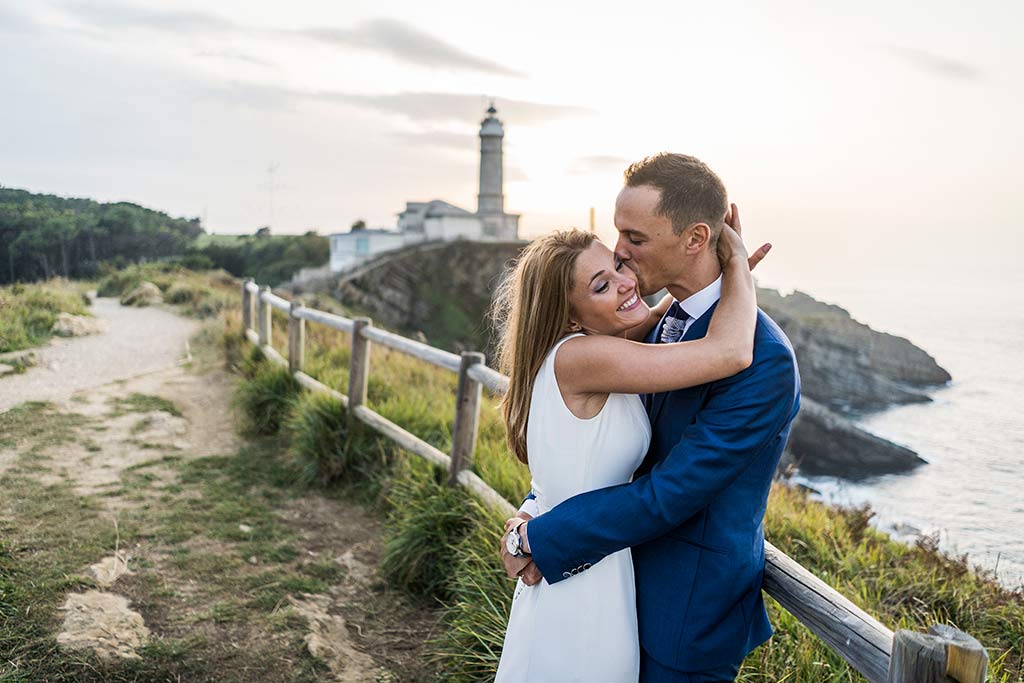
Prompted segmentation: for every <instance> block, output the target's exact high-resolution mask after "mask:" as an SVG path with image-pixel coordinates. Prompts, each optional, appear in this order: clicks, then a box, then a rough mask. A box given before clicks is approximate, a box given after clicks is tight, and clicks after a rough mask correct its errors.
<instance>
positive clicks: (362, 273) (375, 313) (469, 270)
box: [325, 242, 950, 477]
mask: <svg viewBox="0 0 1024 683" xmlns="http://www.w3.org/2000/svg"><path fill="white" fill-rule="evenodd" d="M523 245H524V243H522V242H513V243H489V244H481V243H470V242H455V243H448V244H426V245H420V246H417V247H413V248H410V249H407V250H403V251H401V252H398V253H392V254H388V255H384V256H382V257H380V258H378V259H377V260H375V261H373V262H371V263H368V264H367V265H366V266H364V267H363V268H361V269H360V270H359V271H357V272H353V273H349V274H348V275H346V276H345V277H343V278H340V279H336V280H334V281H330V282H328V283H326V285H325V286H326V287H327V288H328V290H329V291H330V292H331V294H332V295H333V296H334V297H335V298H336V299H338V300H339V301H341V302H342V303H343V304H344V305H345V306H346V307H347V308H349V309H350V310H351V311H353V312H357V313H359V314H364V315H368V316H369V317H371V318H373V319H374V321H375V322H376V323H377V324H379V325H382V326H384V327H388V328H390V329H393V330H396V331H398V332H400V333H403V334H406V335H409V336H422V337H425V338H426V339H427V340H429V341H430V343H432V344H434V345H435V346H440V347H442V348H446V349H449V350H452V351H462V350H483V351H484V352H485V353H487V352H488V351H489V350H490V344H489V341H490V334H489V333H490V329H489V327H488V324H487V321H486V312H487V307H488V305H489V303H490V298H491V295H492V293H493V292H494V288H495V286H496V285H497V283H498V281H499V279H500V277H501V275H502V273H503V272H504V269H505V268H506V266H507V265H508V263H509V262H510V261H511V260H513V259H514V258H515V257H516V256H517V255H518V253H519V251H520V250H521V249H522V247H523ZM758 301H759V303H760V305H761V307H762V308H763V309H764V311H765V312H766V313H768V314H769V315H770V316H771V317H772V318H774V319H775V320H776V321H777V322H778V323H779V325H780V326H781V327H782V328H783V330H785V332H786V334H787V335H788V336H789V338H790V340H791V341H792V342H793V346H794V348H795V349H796V354H797V362H798V363H799V366H800V377H801V381H802V384H803V408H802V410H801V413H800V415H799V417H798V418H797V421H796V423H795V425H794V427H793V433H792V435H791V438H790V448H789V453H788V454H787V460H788V462H790V463H793V464H796V465H797V466H799V467H800V468H801V469H802V471H804V472H805V473H808V474H834V475H837V476H844V477H862V476H868V475H871V474H880V473H885V472H899V471H904V470H906V469H909V468H912V467H915V466H917V465H919V464H921V463H923V462H924V461H923V460H922V459H921V458H919V457H918V456H917V454H915V453H914V452H913V451H911V450H909V449H907V448H904V447H902V446H899V445H897V444H894V443H891V442H889V441H886V440H885V439H882V438H879V437H878V436H875V435H873V434H870V433H868V432H866V431H865V430H863V429H861V428H859V427H857V426H856V425H855V424H854V423H853V422H851V421H850V420H849V419H848V416H849V415H850V414H852V413H856V412H861V411H871V410H879V409H882V408H885V407H886V406H889V405H893V404H902V403H911V402H921V401H928V400H930V399H929V398H928V395H927V393H926V392H927V391H928V390H929V389H930V388H934V387H935V386H936V385H941V384H943V383H945V382H948V381H949V380H950V376H949V373H947V372H946V371H945V370H943V369H942V368H941V367H939V365H938V364H937V363H936V361H935V359H934V358H932V357H931V356H930V355H928V353H926V352H925V351H923V350H922V349H920V348H918V347H916V346H914V345H913V344H912V343H911V342H909V341H908V340H906V339H903V338H901V337H897V336H894V335H890V334H885V333H881V332H876V331H874V330H872V329H871V328H869V327H868V326H867V325H864V324H862V323H859V322H857V321H856V320H854V319H853V318H851V317H850V315H849V313H847V312H846V311H845V310H843V309H842V308H840V307H838V306H834V305H830V304H825V303H822V302H820V301H817V300H815V299H813V298H812V297H810V296H808V295H807V294H804V293H802V292H794V293H793V294H790V295H788V296H782V295H780V294H779V293H778V292H776V291H774V290H769V289H759V290H758Z"/></svg>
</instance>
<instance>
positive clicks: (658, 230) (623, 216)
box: [615, 185, 687, 296]
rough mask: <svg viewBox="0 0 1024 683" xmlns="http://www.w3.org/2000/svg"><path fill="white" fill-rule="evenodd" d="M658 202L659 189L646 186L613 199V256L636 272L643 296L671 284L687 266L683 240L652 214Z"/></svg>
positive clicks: (665, 220)
mask: <svg viewBox="0 0 1024 683" xmlns="http://www.w3.org/2000/svg"><path fill="white" fill-rule="evenodd" d="M660 200H661V190H658V189H657V188H654V187H650V186H649V185H641V186H639V187H624V188H622V191H621V192H619V196H618V198H617V199H616V200H615V228H616V229H617V230H618V231H619V240H618V241H617V242H616V243H615V255H616V256H618V257H619V258H620V259H621V260H622V262H623V263H624V264H625V265H626V266H628V267H629V268H630V269H631V270H632V271H633V272H634V273H636V277H637V281H638V282H639V285H640V293H641V294H643V295H644V296H648V295H650V294H654V293H656V292H658V291H659V290H661V289H662V288H663V287H666V286H667V285H669V284H671V283H672V282H673V281H674V280H676V279H677V278H678V276H679V274H680V273H681V272H682V271H683V270H684V269H685V267H686V263H687V258H686V253H685V249H684V244H685V240H684V239H683V237H682V236H681V235H676V234H675V233H674V232H673V231H672V221H670V220H669V219H668V218H666V217H664V216H659V215H657V214H656V213H655V210H656V209H657V207H658V202H659V201H660Z"/></svg>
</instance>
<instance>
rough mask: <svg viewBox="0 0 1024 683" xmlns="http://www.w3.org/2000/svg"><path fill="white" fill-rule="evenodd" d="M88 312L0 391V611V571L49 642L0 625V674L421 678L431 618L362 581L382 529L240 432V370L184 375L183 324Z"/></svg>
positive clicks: (277, 451) (189, 330)
mask: <svg viewBox="0 0 1024 683" xmlns="http://www.w3.org/2000/svg"><path fill="white" fill-rule="evenodd" d="M94 312H95V313H96V314H97V315H98V316H100V317H102V318H104V319H106V320H107V321H108V325H109V331H108V332H107V333H106V334H104V335H98V336H96V337H84V338H75V339H70V340H60V341H59V342H57V343H56V344H54V345H52V346H49V347H46V348H45V349H44V350H43V352H42V353H41V356H42V358H41V363H40V366H39V367H36V368H31V369H29V371H28V372H27V373H25V374H23V375H19V376H15V377H13V378H6V379H3V380H0V490H2V491H5V492H6V494H9V495H6V494H5V495H6V497H4V496H0V613H3V612H4V610H5V609H6V610H13V611H17V610H18V609H19V606H18V603H17V602H15V603H12V604H11V605H7V604H5V602H4V601H5V599H6V595H7V594H6V593H5V592H4V590H5V589H4V586H5V585H6V584H5V583H4V581H5V580H7V578H6V576H7V575H6V574H5V571H10V575H11V576H14V577H17V576H22V575H24V576H36V577H37V578H36V580H35V582H34V583H33V588H34V589H35V590H36V591H37V594H35V595H34V596H30V597H25V598H24V600H25V605H24V606H23V609H24V616H25V620H24V622H25V623H26V624H27V625H33V624H34V625H35V626H36V627H37V628H38V629H40V630H42V631H44V632H45V631H49V632H50V633H51V634H52V635H51V637H52V638H53V639H54V640H55V641H56V643H57V644H59V646H60V648H59V650H53V649H52V648H50V649H45V648H44V649H42V650H40V651H39V653H37V654H34V653H35V652H36V651H35V650H33V649H32V648H33V647H38V643H37V642H36V641H38V637H35V638H29V637H28V636H24V637H23V638H22V635H21V634H19V633H18V632H14V633H13V634H9V633H8V632H6V631H4V630H3V628H0V650H2V649H5V648H7V649H10V651H11V652H12V653H15V654H12V655H11V656H10V658H9V659H8V660H7V661H6V662H5V661H0V679H4V676H5V675H6V674H13V675H15V677H16V678H18V680H22V679H25V680H28V679H32V680H55V681H63V680H76V681H77V680H94V679H93V678H91V677H90V676H92V675H93V674H92V673H87V672H98V674H97V675H98V676H99V677H98V678H97V679H96V680H104V681H107V680H111V681H121V680H125V681H128V680H153V681H157V680H190V681H207V680H208V681H222V680H224V681H307V680H309V681H313V680H316V681H320V680H336V681H374V680H376V681H405V680H408V681H419V680H425V679H426V678H427V677H428V672H429V666H428V665H427V664H426V663H425V662H423V661H422V659H423V658H422V656H421V650H422V643H423V640H425V639H426V638H427V637H429V635H430V633H431V632H432V630H433V628H434V627H435V626H436V614H435V613H434V612H433V611H432V610H430V609H427V608H425V607H423V606H421V605H415V604H412V603H410V602H408V601H407V600H406V599H405V598H403V597H402V596H401V595H396V594H394V593H392V592H391V591H389V590H388V589H387V587H386V586H385V585H384V584H383V582H381V581H380V579H379V578H378V577H377V574H376V565H377V562H378V561H379V557H380V554H381V551H382V543H381V536H382V528H381V526H382V525H381V521H380V519H379V518H378V517H377V516H376V515H375V514H374V513H373V512H372V511H369V510H367V508H366V507H365V506H364V505H363V504H360V503H356V502H352V501H351V500H348V499H346V498H348V496H344V495H339V494H338V493H337V492H335V493H331V494H327V495H323V494H318V493H316V492H311V491H308V490H305V489H302V488H301V487H299V486H297V485H296V484H295V483H294V481H295V476H294V475H295V472H294V471H292V470H291V469H289V465H288V460H287V456H286V453H285V451H286V446H287V444H286V442H285V440H284V439H282V438H270V439H257V440H252V439H245V438H242V437H241V436H239V435H238V433H237V428H236V424H235V416H234V414H233V412H232V409H231V393H232V388H233V386H234V383H235V381H236V380H235V376H233V375H231V374H229V373H226V372H224V371H223V370H220V369H211V368H205V369H203V370H201V371H197V370H196V369H195V368H192V369H190V368H188V367H186V365H185V364H183V363H182V362H181V356H182V354H183V352H184V350H185V348H186V342H187V340H188V339H189V337H190V336H191V335H193V334H194V333H196V332H197V331H198V329H199V326H198V325H197V324H196V323H195V322H193V321H190V320H188V319H184V318H180V317H178V316H176V315H174V314H173V313H170V312H168V311H166V310H161V309H134V308H122V307H120V306H119V305H118V304H117V303H116V301H114V300H109V299H99V300H97V302H96V305H95V307H94ZM111 377H113V378H114V379H115V381H110V378H111ZM24 401H48V402H49V403H31V404H30V403H22V402H24ZM4 411H7V412H4ZM5 544H9V545H8V546H5ZM11 549H14V550H11ZM19 549H20V550H19ZM8 557H10V558H13V559H12V560H11V562H13V564H12V565H11V567H8V564H6V563H7V562H8V559H7V558H8ZM76 576H77V577H81V578H75V579H72V580H69V577H76ZM11 595H14V596H15V598H17V596H18V594H17V593H11ZM0 621H2V620H0ZM0 626H2V624H0ZM26 628H27V627H26ZM51 642H52V641H51ZM12 643H13V644H12ZM33 643H35V645H33ZM19 648H21V649H19ZM19 652H21V654H18V653H19ZM58 652H59V653H62V654H57V653H58ZM83 658H84V659H83ZM83 661H84V662H85V664H84V666H85V667H86V668H84V669H83V668H80V667H81V666H83V664H82V662H83ZM26 676H27V678H25V677H26Z"/></svg>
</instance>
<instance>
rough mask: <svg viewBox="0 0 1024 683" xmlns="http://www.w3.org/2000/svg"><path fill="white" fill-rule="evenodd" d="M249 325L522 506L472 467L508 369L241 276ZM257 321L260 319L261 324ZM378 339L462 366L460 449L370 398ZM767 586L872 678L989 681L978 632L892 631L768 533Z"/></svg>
mask: <svg viewBox="0 0 1024 683" xmlns="http://www.w3.org/2000/svg"><path fill="white" fill-rule="evenodd" d="M273 308H276V309H278V310H281V311H284V312H286V313H287V314H288V357H287V358H286V357H284V356H283V355H281V353H279V352H278V351H277V350H275V349H274V347H273V345H272V343H271V323H272V319H271V309H273ZM306 321H309V322H315V323H320V324H322V325H326V326H327V327H331V328H333V329H336V330H341V331H342V332H348V333H350V334H351V335H352V354H351V360H350V367H349V393H348V395H345V394H342V393H341V392H340V391H337V390H336V389H332V388H331V387H328V386H326V385H325V384H323V383H321V382H319V381H317V380H316V379H314V378H313V377H310V376H309V375H307V374H306V373H305V372H303V371H302V361H303V357H304V349H303V345H304V339H305V334H304V327H303V326H304V323H305V322H306ZM242 325H243V329H244V334H245V338H246V339H247V340H249V341H250V342H252V343H253V344H254V345H256V346H257V347H259V348H260V350H261V351H263V353H264V354H265V355H266V357H267V358H268V359H269V360H270V361H271V362H273V363H275V364H277V365H280V366H282V367H286V368H288V370H289V372H291V374H292V375H293V376H294V377H295V379H296V381H297V382H298V383H299V384H300V385H301V386H302V387H304V388H305V389H308V390H310V391H315V392H320V393H324V394H327V395H330V396H332V397H334V398H336V399H338V400H339V401H340V402H341V404H342V405H343V406H345V408H346V409H347V410H348V411H349V413H350V415H352V416H353V417H354V418H355V419H357V420H359V421H360V422H362V423H364V424H366V425H367V426H369V427H370V428H372V429H374V430H376V431H377V432H380V433H381V434H383V435H384V436H387V437H388V438H390V439H391V440H392V441H394V442H395V443H396V444H398V445H399V446H400V447H401V448H403V449H405V450H407V451H409V452H411V453H414V454H416V455H418V456H420V457H421V458H424V459H425V460H428V461H430V462H432V463H434V464H435V465H437V466H439V467H443V468H444V469H445V470H447V471H448V473H449V483H451V484H453V485H459V486H462V487H463V488H465V489H468V490H469V491H471V492H472V493H473V494H475V495H476V496H477V497H478V498H480V499H481V500H482V501H483V502H484V503H486V504H487V505H490V506H492V507H494V508H495V509H496V510H498V511H499V512H500V513H501V514H503V515H505V516H508V517H511V516H512V515H514V514H515V513H516V507H515V506H514V505H512V504H511V503H509V502H508V501H507V500H505V499H504V498H503V497H502V496H501V495H500V494H499V493H498V492H497V491H495V490H494V489H492V488H491V487H490V486H488V485H487V483H486V482H485V481H484V480H483V479H481V478H480V477H479V476H477V474H476V473H475V472H473V471H472V466H473V450H474V447H475V444H476V437H477V427H478V424H479V417H480V402H479V399H480V390H481V389H487V390H488V391H489V392H491V393H492V394H496V395H502V394H504V393H505V392H506V391H507V390H508V383H509V380H508V377H506V376H505V375H502V374H501V373H500V372H497V371H496V370H493V369H491V368H489V367H487V366H486V365H485V364H484V358H483V355H482V354H479V353H472V352H467V353H463V354H461V355H456V354H454V353H450V352H448V351H444V350H442V349H438V348H435V347H433V346H430V345H429V344H424V343H422V342H418V341H414V340H412V339H407V338H406V337H402V336H400V335H397V334H394V333H392V332H387V331H385V330H382V329H379V328H375V327H373V324H372V322H371V321H370V320H369V319H368V318H356V319H350V318H345V317H343V316H340V315H335V314H333V313H327V312H324V311H318V310H315V309H311V308H306V307H304V306H302V305H300V304H298V303H293V302H291V301H288V300H286V299H284V298H282V297H280V296H277V295H276V294H273V293H272V292H271V291H270V288H269V287H258V286H257V285H256V283H255V282H253V281H252V280H246V281H245V282H244V283H243V285H242ZM254 327H255V329H254ZM372 344H380V345H381V346H384V347H387V348H389V349H393V350H395V351H399V352H401V353H405V354H407V355H410V356H413V357H414V358H418V359H420V360H422V361H425V362H427V363H430V364H432V365H436V366H438V367H441V368H445V369H446V370H450V371H452V372H454V373H456V374H457V375H458V388H457V390H456V401H455V403H456V406H455V410H456V415H455V427H454V430H453V434H452V453H450V454H449V453H444V452H442V451H441V450H439V449H438V448H436V447H435V446H433V445H431V444H429V443H427V442H426V441H424V440H423V439H421V438H419V437H418V436H416V435H415V434H412V433H410V432H408V431H406V430H405V429H403V428H402V427H400V426H399V425H397V424H395V423H394V422H391V421H390V420H388V419H387V418H385V417H384V416H383V415H380V414H378V413H375V412H374V411H373V410H371V409H370V408H369V407H368V406H366V387H367V381H368V379H369V371H370V362H369V361H370V348H371V345H372ZM763 588H764V592H765V593H767V594H768V595H770V596H771V597H772V598H774V599H775V600H776V601H777V602H778V603H779V604H780V605H781V606H782V607H783V608H784V609H786V610H787V611H788V612H789V613H790V614H792V615H793V616H794V617H796V618H797V619H798V620H799V621H800V623H802V624H803V625H804V626H806V627H807V628H808V629H809V630H810V631H811V632H812V633H813V634H814V635H816V636H817V637H818V638H821V640H822V641H824V642H825V643H826V644H827V645H828V646H829V647H830V648H831V649H832V650H833V651H835V652H836V653H838V654H839V655H840V656H841V657H842V658H843V659H844V660H846V662H847V663H849V664H850V666H852V667H853V668H854V669H856V670H857V671H858V672H860V674H861V675H862V676H864V677H865V678H866V679H868V680H869V681H871V682H872V683H919V682H924V683H931V682H932V681H934V682H935V683H943V682H946V681H953V682H954V683H984V681H985V675H986V671H987V666H988V655H987V653H986V652H985V649H984V648H983V647H982V646H981V645H980V644H979V643H978V641H976V640H975V639H973V638H971V636H969V635H967V634H965V633H963V632H961V631H958V630H956V629H954V628H952V627H948V626H933V627H932V629H931V631H930V633H928V634H921V633H915V632H912V631H903V630H901V631H899V632H898V633H896V634H893V632H892V631H891V630H889V629H888V628H886V627H885V626H883V625H882V624H881V623H879V622H878V620H876V619H875V618H874V617H872V616H871V615H870V614H868V613H867V612H865V611H864V610H862V609H860V608H859V607H857V606H856V605H855V604H853V603H852V602H851V601H850V600H848V599H847V598H846V597H844V596H843V595H842V594H840V593H839V592H838V591H836V590H835V589H834V588H832V587H831V586H829V585H828V584H826V583H825V582H824V581H822V580H821V579H819V578H818V577H816V576H814V574H812V573H811V572H809V571H808V570H807V569H805V568H804V567H803V566H801V565H800V564H799V563H798V562H796V561H795V560H793V559H792V558H790V557H789V556H787V555H786V554H785V553H783V552H782V551H781V550H779V549H778V548H776V547H775V546H774V545H772V544H771V543H769V542H768V541H765V572H764V585H763Z"/></svg>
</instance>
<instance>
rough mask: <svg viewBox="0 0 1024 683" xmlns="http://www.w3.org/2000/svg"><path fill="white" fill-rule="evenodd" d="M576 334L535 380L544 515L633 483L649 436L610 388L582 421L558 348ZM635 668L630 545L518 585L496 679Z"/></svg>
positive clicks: (624, 397) (533, 456) (611, 677)
mask: <svg viewBox="0 0 1024 683" xmlns="http://www.w3.org/2000/svg"><path fill="white" fill-rule="evenodd" d="M574 336H580V335H571V336H569V337H566V338H565V339H562V340H561V341H559V342H558V344H556V345H555V348H554V349H552V350H551V352H550V353H549V354H548V357H547V358H546V359H545V361H544V364H543V365H542V366H541V369H540V371H539V372H538V373H537V379H536V382H535V384H534V387H533V396H532V400H531V404H530V422H529V426H528V429H527V433H526V443H527V452H528V454H529V460H530V474H531V476H532V479H533V491H534V493H535V494H536V495H537V504H538V506H539V508H540V512H541V514H543V513H544V512H547V511H548V510H550V509H551V508H553V507H554V506H556V505H558V504H559V503H561V502H562V501H564V500H566V499H567V498H571V497H572V496H574V495H576V494H578V493H583V492H585V491H591V490H594V489H598V488H603V487H605V486H613V485H616V484H624V483H626V482H628V481H629V480H630V479H631V477H632V476H633V472H634V470H636V468H637V467H639V465H640V463H641V461H642V460H643V458H644V455H645V454H646V453H647V447H648V445H649V444H650V441H651V425H650V422H649V421H648V419H647V412H646V411H645V410H644V407H643V404H642V403H641V402H640V397H639V396H637V395H635V394H611V395H609V396H608V401H607V403H605V405H604V407H603V408H602V409H601V412H600V413H599V414H597V415H596V416H594V417H592V418H590V419H586V420H584V419H580V418H578V417H576V416H575V415H573V414H572V413H571V412H570V411H569V409H568V408H567V407H566V405H565V402H564V401H563V400H562V395H561V393H560V392H559V390H558V383H557V381H556V379H555V354H556V353H557V352H558V349H559V347H561V345H562V344H564V343H565V342H566V341H567V340H569V339H571V338H572V337H574ZM594 523H595V524H596V523H599V520H594ZM639 667H640V645H639V640H638V636H637V624H636V598H635V586H634V584H633V561H632V558H631V556H630V552H629V549H628V548H627V549H625V550H622V551H619V552H617V553H614V554H612V555H609V556H607V557H605V558H604V559H603V560H601V561H600V562H598V563H597V564H595V565H593V566H592V567H590V568H589V569H586V570H585V571H581V572H579V573H578V574H577V575H576V576H573V577H571V578H568V579H566V580H564V581H560V582H558V583H556V584H554V585H550V584H549V583H548V582H547V581H546V580H542V581H541V582H540V583H539V584H537V585H536V586H527V585H525V584H524V583H523V582H522V580H520V581H519V583H518V584H516V589H515V594H514V597H513V599H512V613H511V615H510V616H509V622H508V629H507V630H506V632H505V644H504V647H503V648H502V652H501V662H500V663H499V664H498V674H497V678H496V679H495V681H496V683H520V682H522V683H526V682H529V683H544V682H546V681H551V682H552V683H555V682H557V683H569V682H571V681H587V682H588V683H599V682H601V681H608V682H609V683H612V682H614V683H624V682H627V681H636V680H637V678H638V676H639Z"/></svg>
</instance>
